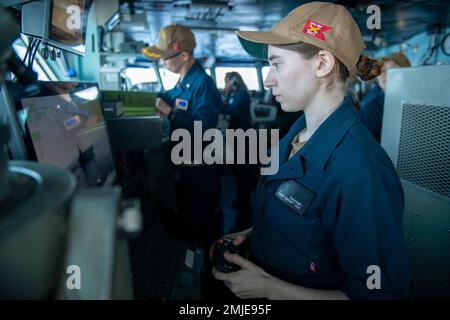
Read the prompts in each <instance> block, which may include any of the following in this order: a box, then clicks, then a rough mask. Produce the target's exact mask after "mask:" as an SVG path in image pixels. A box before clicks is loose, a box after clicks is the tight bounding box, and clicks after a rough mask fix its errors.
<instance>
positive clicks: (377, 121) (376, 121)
mask: <svg viewBox="0 0 450 320" xmlns="http://www.w3.org/2000/svg"><path fill="white" fill-rule="evenodd" d="M383 110H384V92H383V90H382V89H381V88H380V86H379V85H378V84H376V86H375V87H374V88H373V89H372V90H370V91H369V92H368V93H367V95H366V96H365V97H364V99H363V100H362V102H361V109H360V110H359V117H360V119H361V122H362V123H363V124H364V125H365V126H366V127H367V129H369V131H370V132H371V133H372V135H373V137H374V138H375V140H376V141H377V142H378V143H380V141H381V124H382V122H383Z"/></svg>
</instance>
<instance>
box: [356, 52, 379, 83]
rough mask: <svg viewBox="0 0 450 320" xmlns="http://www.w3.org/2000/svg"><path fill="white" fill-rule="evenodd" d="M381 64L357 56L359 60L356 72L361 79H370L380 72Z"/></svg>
mask: <svg viewBox="0 0 450 320" xmlns="http://www.w3.org/2000/svg"><path fill="white" fill-rule="evenodd" d="M381 66H382V65H381V64H380V63H379V62H378V61H377V60H374V59H370V58H369V57H366V56H359V61H358V63H357V64H356V69H357V71H356V74H357V75H358V77H359V78H360V79H361V80H363V81H367V80H372V79H374V78H376V77H378V76H379V75H380V74H381Z"/></svg>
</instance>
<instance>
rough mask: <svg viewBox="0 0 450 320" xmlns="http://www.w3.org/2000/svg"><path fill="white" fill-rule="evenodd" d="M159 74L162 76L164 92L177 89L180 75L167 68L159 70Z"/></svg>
mask: <svg viewBox="0 0 450 320" xmlns="http://www.w3.org/2000/svg"><path fill="white" fill-rule="evenodd" d="M159 74H160V75H161V81H162V83H163V87H164V90H170V89H172V88H173V87H175V85H176V84H177V82H178V79H180V75H179V74H176V73H173V72H172V71H170V70H168V69H166V68H159Z"/></svg>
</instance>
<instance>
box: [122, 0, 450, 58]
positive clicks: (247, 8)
mask: <svg viewBox="0 0 450 320" xmlns="http://www.w3.org/2000/svg"><path fill="white" fill-rule="evenodd" d="M306 2H309V1H292V0H285V1H273V0H213V1H207V0H173V1H171V0H162V1H161V0H160V1H154V0H134V1H131V0H130V1H121V6H120V11H121V12H123V13H127V14H131V16H133V15H134V14H137V15H139V14H141V15H143V16H145V17H146V19H147V22H148V27H147V28H145V29H143V28H142V26H141V27H138V26H137V25H133V24H131V23H128V24H124V25H123V26H122V30H123V31H124V32H125V34H126V37H127V39H129V40H134V41H144V42H146V43H153V42H154V41H155V40H156V39H157V36H158V32H159V29H160V28H162V27H163V26H165V25H168V24H171V23H180V24H184V25H187V26H190V27H191V28H192V29H193V30H194V32H195V35H196V38H197V43H198V45H197V49H196V52H195V53H196V55H197V56H209V55H211V54H212V53H213V54H214V55H215V56H217V57H220V58H222V59H233V60H240V59H244V60H245V59H248V56H247V55H246V54H245V52H244V51H243V50H242V48H241V46H240V45H239V43H238V41H237V38H236V36H235V35H234V31H235V30H269V29H270V28H271V27H272V26H273V25H274V24H275V23H276V22H278V21H279V20H280V19H281V18H282V17H284V16H285V15H286V14H288V13H289V12H290V11H291V10H292V9H294V8H295V7H297V6H298V5H300V4H302V3H306ZM330 2H334V3H338V4H342V5H344V6H345V7H346V8H347V9H349V11H350V13H351V14H352V15H353V17H354V18H355V20H356V21H357V23H358V25H359V26H360V29H361V32H362V33H363V37H364V39H365V41H366V44H367V46H368V48H369V49H372V50H376V49H380V48H382V47H384V46H388V45H391V44H398V43H401V42H403V41H405V40H407V39H408V38H410V37H412V36H413V35H416V34H418V33H420V32H424V31H427V30H436V29H438V28H444V27H448V26H450V1H386V0H385V1H352V0H342V1H330ZM373 4H375V5H378V6H379V7H380V9H381V29H380V30H369V29H368V28H367V26H366V20H367V18H368V17H369V16H370V14H369V13H366V10H367V7H368V6H369V5H373Z"/></svg>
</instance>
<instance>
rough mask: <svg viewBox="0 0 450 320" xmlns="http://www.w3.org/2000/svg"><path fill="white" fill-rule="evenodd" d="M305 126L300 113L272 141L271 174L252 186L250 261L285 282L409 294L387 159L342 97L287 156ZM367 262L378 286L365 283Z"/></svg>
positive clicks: (364, 294)
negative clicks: (275, 160)
mask: <svg viewBox="0 0 450 320" xmlns="http://www.w3.org/2000/svg"><path fill="white" fill-rule="evenodd" d="M305 126H306V124H305V118H304V116H302V117H301V118H299V119H298V120H297V121H296V123H295V124H294V125H293V126H292V128H291V129H290V131H289V133H288V134H287V135H286V137H285V138H284V139H282V140H281V141H280V144H279V148H278V152H279V155H280V158H279V160H280V161H279V162H280V167H279V171H278V173H276V174H275V175H272V176H262V179H261V180H260V183H259V185H258V189H257V194H256V197H257V201H256V208H255V217H254V221H253V230H252V232H251V236H250V248H251V253H252V257H253V259H252V260H253V261H255V263H257V264H258V265H260V266H261V267H262V268H264V269H265V270H266V271H267V272H268V273H270V274H272V275H274V276H276V277H278V278H281V279H283V280H285V281H288V282H291V283H295V284H297V285H300V286H305V287H309V288H315V289H335V290H342V291H343V292H344V293H345V294H346V295H347V296H348V297H349V298H351V299H390V298H407V297H409V291H410V267H409V255H408V253H407V250H406V246H405V243H404V241H403V208H404V194H403V189H402V186H401V183H400V181H399V179H398V177H397V174H396V172H395V169H394V167H393V165H392V162H391V160H390V159H389V157H388V156H387V154H386V153H385V151H384V150H383V149H382V148H381V147H380V145H379V144H377V143H376V142H375V140H374V139H373V138H372V137H371V136H370V133H369V132H368V131H367V130H366V129H365V128H364V127H363V125H362V124H361V122H360V121H359V119H358V117H357V114H356V112H355V111H354V109H353V107H352V105H351V102H350V100H349V99H345V100H344V102H343V103H342V105H341V106H340V107H339V108H338V109H337V110H336V111H335V112H334V113H333V114H332V115H330V116H329V117H328V118H327V119H326V120H325V121H324V122H323V124H322V125H321V126H320V127H319V128H318V129H317V131H316V132H315V133H314V135H313V136H312V137H311V138H310V140H309V141H308V142H307V143H306V144H305V145H304V146H303V147H302V148H301V149H300V150H299V151H298V152H297V153H296V154H294V155H293V156H292V157H291V158H290V159H289V154H290V152H291V141H292V140H293V138H294V137H295V136H296V135H297V134H298V133H299V132H300V131H301V130H302V129H303V128H304V127H305ZM273 152H277V151H276V150H273ZM371 266H377V267H379V268H380V271H381V272H380V274H381V277H380V282H379V284H380V286H381V289H373V290H370V289H368V286H367V282H368V280H369V277H370V276H371V275H372V274H374V273H373V271H372V269H370V268H372V267H371ZM368 268H369V269H368ZM368 270H369V273H368ZM369 282H370V283H372V282H371V281H369Z"/></svg>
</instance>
